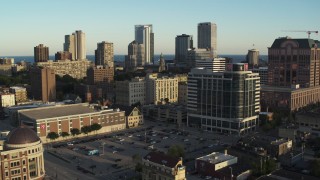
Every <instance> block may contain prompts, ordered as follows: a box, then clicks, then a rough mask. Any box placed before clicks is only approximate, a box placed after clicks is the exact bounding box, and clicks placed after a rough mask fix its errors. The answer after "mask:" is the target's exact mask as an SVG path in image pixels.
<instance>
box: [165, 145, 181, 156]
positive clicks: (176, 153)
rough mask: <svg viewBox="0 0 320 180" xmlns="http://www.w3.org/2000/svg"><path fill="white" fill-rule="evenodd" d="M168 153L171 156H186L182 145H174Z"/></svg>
mask: <svg viewBox="0 0 320 180" xmlns="http://www.w3.org/2000/svg"><path fill="white" fill-rule="evenodd" d="M167 154H168V155H169V156H171V157H178V158H179V157H184V154H185V153H184V149H183V147H182V146H181V145H172V146H171V147H170V148H169V149H168V152H167Z"/></svg>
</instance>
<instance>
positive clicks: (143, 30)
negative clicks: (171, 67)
mask: <svg viewBox="0 0 320 180" xmlns="http://www.w3.org/2000/svg"><path fill="white" fill-rule="evenodd" d="M135 41H137V42H138V43H139V44H143V45H144V49H145V50H144V54H145V55H144V57H145V63H146V64H151V63H154V33H153V30H152V24H147V25H136V26H135Z"/></svg>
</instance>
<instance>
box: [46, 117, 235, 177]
mask: <svg viewBox="0 0 320 180" xmlns="http://www.w3.org/2000/svg"><path fill="white" fill-rule="evenodd" d="M235 139H236V137H229V136H225V135H220V134H214V133H209V132H204V131H199V130H198V129H192V128H180V129H178V128H177V127H176V125H173V124H167V123H161V122H152V121H147V122H146V123H145V125H143V126H140V127H138V128H134V129H126V130H123V131H119V132H114V133H109V134H103V135H97V136H91V137H88V138H81V139H78V140H73V141H69V142H61V143H56V144H52V147H51V148H50V146H49V151H50V152H52V153H55V154H56V155H57V156H59V157H61V159H59V161H65V162H66V163H67V164H68V165H66V168H63V169H61V172H62V171H66V173H65V175H70V176H68V178H69V179H88V178H89V179H90V177H91V178H93V179H106V178H108V179H121V178H122V179H126V178H129V177H133V176H136V175H138V174H137V173H136V172H135V171H134V168H135V167H134V161H136V160H137V159H140V158H141V157H144V156H145V155H146V154H148V153H149V152H150V151H153V150H158V151H163V152H165V153H166V152H167V150H168V149H169V148H170V146H172V145H180V146H181V147H183V148H184V151H185V157H184V161H183V162H184V164H185V165H186V166H187V171H188V172H192V171H193V169H194V167H193V166H194V159H195V158H197V157H200V156H202V155H205V154H208V153H211V152H213V151H221V150H223V149H224V148H226V147H227V146H228V145H229V144H231V143H233V141H235ZM95 150H98V151H99V154H96V155H88V153H89V152H93V153H94V152H95ZM45 158H46V162H47V161H52V159H53V158H55V159H57V157H52V155H51V154H49V155H46V156H45ZM55 161H56V160H55ZM45 164H46V163H45ZM56 168H57V167H56ZM53 169H54V168H52V167H51V168H46V170H47V173H48V174H51V176H57V174H59V172H60V171H59V170H55V172H52V171H53ZM48 171H49V172H48ZM50 171H51V172H50ZM69 171H70V173H68V172H69ZM76 173H79V174H80V173H81V174H83V175H84V176H74V175H73V174H76ZM58 176H59V175H58ZM60 177H61V176H60ZM59 179H61V178H59Z"/></svg>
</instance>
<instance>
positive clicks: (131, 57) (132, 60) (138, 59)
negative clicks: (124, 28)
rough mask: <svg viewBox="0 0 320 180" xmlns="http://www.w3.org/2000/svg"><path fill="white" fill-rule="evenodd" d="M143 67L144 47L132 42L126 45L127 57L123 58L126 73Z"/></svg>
mask: <svg viewBox="0 0 320 180" xmlns="http://www.w3.org/2000/svg"><path fill="white" fill-rule="evenodd" d="M144 65H145V57H144V45H143V44H140V43H138V42H137V41H132V42H131V43H130V44H129V45H128V55H127V56H126V57H125V67H126V70H127V71H134V70H136V68H137V67H141V66H144Z"/></svg>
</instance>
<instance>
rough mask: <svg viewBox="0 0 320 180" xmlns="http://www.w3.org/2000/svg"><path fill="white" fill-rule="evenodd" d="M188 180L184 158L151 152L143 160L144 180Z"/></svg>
mask: <svg viewBox="0 0 320 180" xmlns="http://www.w3.org/2000/svg"><path fill="white" fill-rule="evenodd" d="M155 179H159V180H160V179H166V180H186V170H185V166H183V164H182V158H175V157H170V156H168V155H165V154H163V153H161V152H151V153H149V154H147V155H146V156H145V157H144V158H142V180H155Z"/></svg>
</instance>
